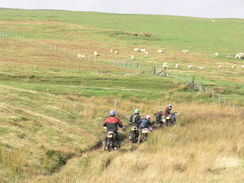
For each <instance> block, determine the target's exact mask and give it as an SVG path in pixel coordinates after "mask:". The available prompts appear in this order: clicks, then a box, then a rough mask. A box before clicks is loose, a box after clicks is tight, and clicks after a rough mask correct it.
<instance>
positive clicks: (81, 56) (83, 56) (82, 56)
mask: <svg viewBox="0 0 244 183" xmlns="http://www.w3.org/2000/svg"><path fill="white" fill-rule="evenodd" d="M77 57H78V58H81V59H85V55H81V54H78V55H77Z"/></svg>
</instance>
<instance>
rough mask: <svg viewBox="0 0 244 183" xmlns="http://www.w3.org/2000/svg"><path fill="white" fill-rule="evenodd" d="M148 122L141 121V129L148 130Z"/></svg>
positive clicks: (145, 120)
mask: <svg viewBox="0 0 244 183" xmlns="http://www.w3.org/2000/svg"><path fill="white" fill-rule="evenodd" d="M147 122H148V121H147V119H146V118H143V119H142V120H141V128H146V127H147V126H148V124H147Z"/></svg>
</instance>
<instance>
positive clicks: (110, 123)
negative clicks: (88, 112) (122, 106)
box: [102, 110, 124, 147]
mask: <svg viewBox="0 0 244 183" xmlns="http://www.w3.org/2000/svg"><path fill="white" fill-rule="evenodd" d="M115 114H116V112H115V111H114V110H111V111H110V112H109V115H110V116H109V117H108V118H106V119H105V120H104V121H103V124H102V125H103V126H104V127H106V128H107V131H113V132H114V133H115V134H116V144H117V146H118V147H120V135H119V133H118V127H120V128H123V127H124V125H123V123H122V122H121V121H120V120H119V118H116V117H115ZM105 140H106V138H105V139H104V143H105ZM103 145H105V144H103Z"/></svg>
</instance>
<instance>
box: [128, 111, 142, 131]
mask: <svg viewBox="0 0 244 183" xmlns="http://www.w3.org/2000/svg"><path fill="white" fill-rule="evenodd" d="M139 113H140V109H135V111H134V114H132V115H131V116H130V122H131V123H132V126H136V127H137V128H138V129H139V127H140V124H141V116H140V114H139Z"/></svg>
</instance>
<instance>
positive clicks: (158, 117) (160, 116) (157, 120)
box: [154, 110, 163, 124]
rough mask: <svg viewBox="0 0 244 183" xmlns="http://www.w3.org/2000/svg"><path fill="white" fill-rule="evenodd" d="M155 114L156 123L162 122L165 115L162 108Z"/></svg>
mask: <svg viewBox="0 0 244 183" xmlns="http://www.w3.org/2000/svg"><path fill="white" fill-rule="evenodd" d="M154 116H155V117H156V123H157V124H162V116H163V112H162V110H159V111H158V112H156V113H154Z"/></svg>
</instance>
